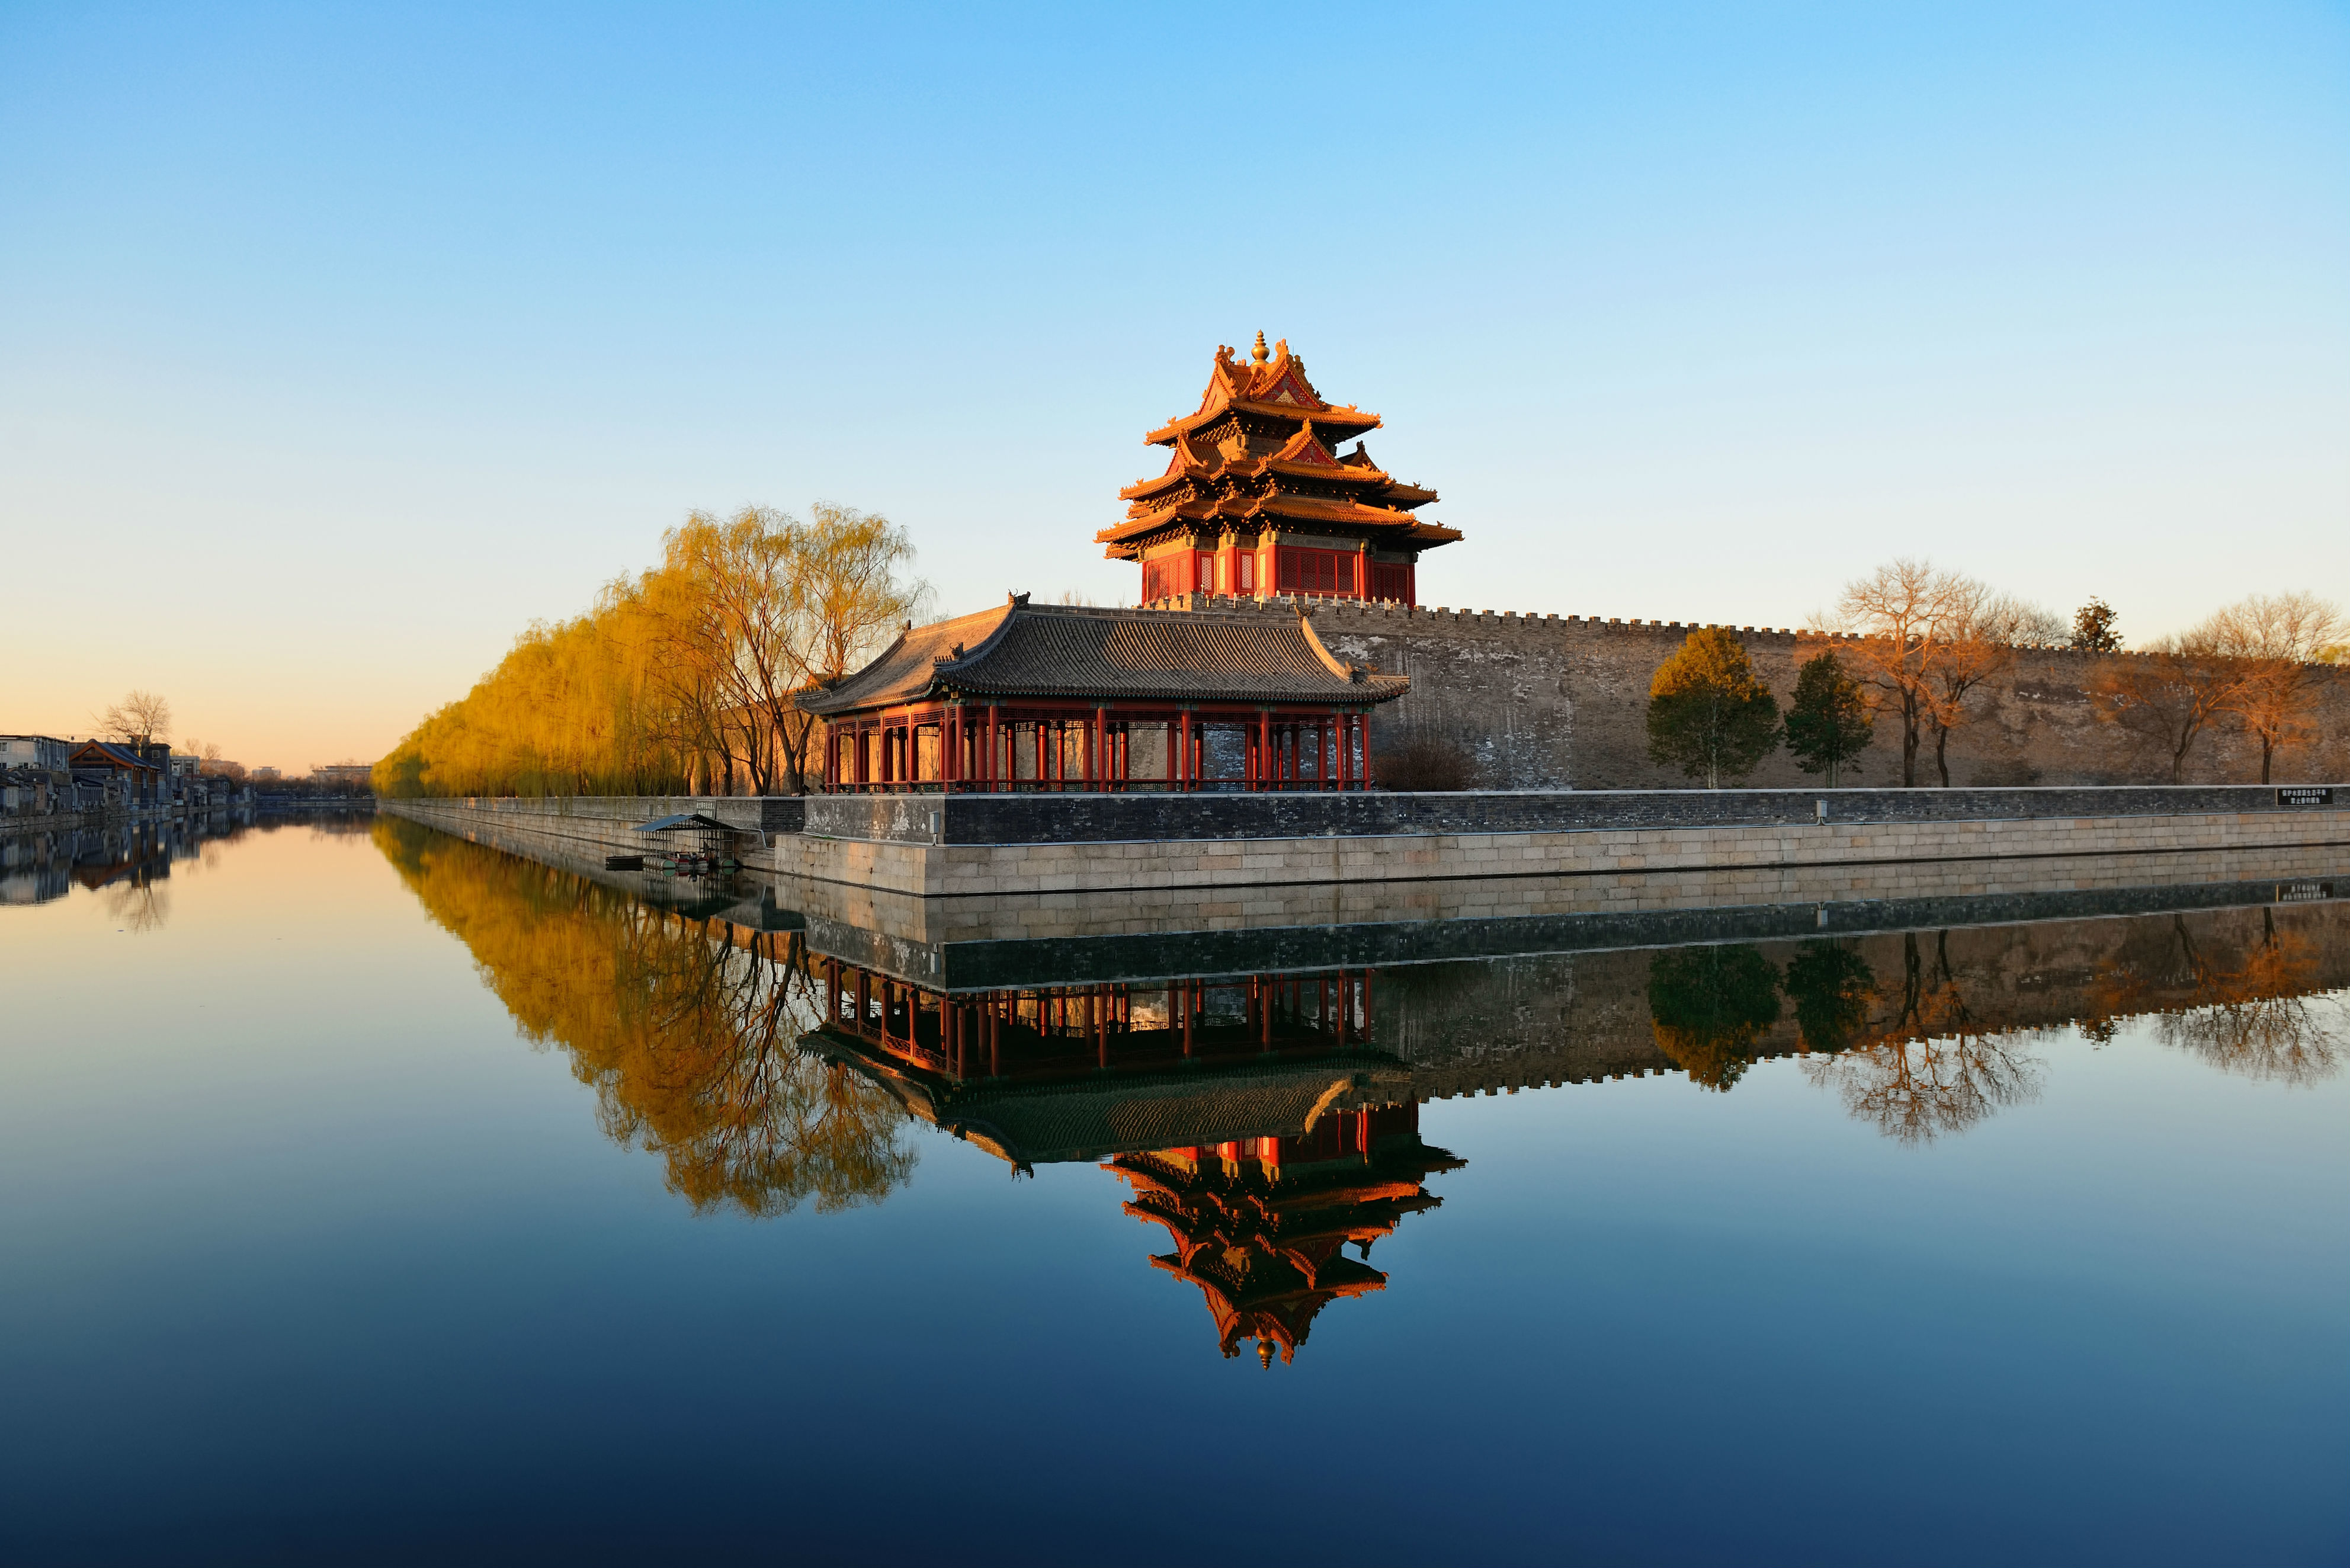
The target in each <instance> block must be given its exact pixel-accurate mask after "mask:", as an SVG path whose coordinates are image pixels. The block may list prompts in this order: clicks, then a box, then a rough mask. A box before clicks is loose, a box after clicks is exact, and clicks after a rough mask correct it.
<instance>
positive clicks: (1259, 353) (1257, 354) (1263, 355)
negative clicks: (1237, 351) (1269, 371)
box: [1249, 332, 1273, 365]
mask: <svg viewBox="0 0 2350 1568" xmlns="http://www.w3.org/2000/svg"><path fill="white" fill-rule="evenodd" d="M1249 358H1252V359H1253V360H1255V361H1256V362H1257V363H1258V364H1260V365H1262V364H1263V363H1264V362H1265V361H1266V360H1267V359H1270V358H1273V356H1272V355H1271V354H1269V353H1267V352H1265V347H1264V334H1263V333H1262V332H1260V333H1258V334H1257V335H1256V347H1255V348H1252V349H1250V350H1249Z"/></svg>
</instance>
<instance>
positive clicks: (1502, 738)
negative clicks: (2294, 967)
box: [1162, 596, 2350, 789]
mask: <svg viewBox="0 0 2350 1568" xmlns="http://www.w3.org/2000/svg"><path fill="white" fill-rule="evenodd" d="M1162 606H1163V607H1165V608H1166V609H1167V611H1168V613H1170V614H1181V613H1183V610H1184V609H1185V608H1187V607H1200V608H1209V607H1212V608H1214V609H1216V610H1218V611H1220V612H1222V613H1228V614H1229V613H1233V612H1242V613H1248V612H1253V613H1256V614H1260V615H1265V616H1269V617H1278V618H1287V617H1290V616H1293V615H1295V613H1296V611H1295V606H1294V602H1293V601H1289V600H1274V601H1272V602H1270V603H1267V604H1262V605H1260V604H1256V603H1254V602H1253V601H1249V600H1232V599H1223V598H1210V597H1205V596H1200V597H1193V598H1191V599H1170V600H1165V601H1162ZM1311 615H1312V618H1313V621H1314V628H1315V632H1316V634H1318V635H1319V636H1320V637H1321V638H1322V639H1323V640H1324V641H1325V642H1326V643H1328V644H1329V645H1330V647H1331V649H1332V650H1333V651H1334V652H1336V653H1338V654H1339V655H1340V656H1341V657H1345V658H1351V659H1357V660H1360V661H1362V662H1364V663H1367V664H1371V665H1374V666H1376V667H1378V669H1380V670H1392V671H1398V672H1400V673H1402V674H1405V675H1409V677H1411V682H1412V689H1411V691H1410V693H1409V695H1408V696H1406V697H1404V698H1402V699H1401V700H1400V701H1396V702H1394V703H1391V704H1389V705H1388V706H1387V707H1384V708H1382V709H1380V710H1379V711H1378V718H1377V719H1376V720H1375V721H1374V730H1375V734H1376V740H1375V744H1376V745H1377V746H1378V747H1380V748H1385V747H1388V746H1390V745H1394V744H1397V743H1399V742H1403V741H1406V740H1411V739H1418V738H1421V737H1430V738H1435V739H1440V740H1443V741H1448V742H1453V743H1455V744H1457V745H1459V746H1460V747H1461V748H1462V749H1463V750H1464V751H1465V752H1467V753H1469V755H1470V756H1471V757H1472V758H1473V759H1474V760H1475V763H1476V766H1477V770H1478V777H1477V780H1476V783H1477V784H1478V786H1479V787H1481V788H1485V789H1676V788H1686V787H1688V785H1689V783H1690V781H1689V780H1688V779H1686V778H1684V777H1683V776H1682V775H1681V774H1679V772H1678V771H1676V770H1673V769H1669V768H1665V767H1660V766H1659V765H1658V764H1656V763H1651V762H1649V761H1648V728H1647V711H1648V682H1649V680H1650V679H1651V678H1653V677H1654V676H1655V674H1656V671H1657V667H1658V666H1659V665H1660V664H1662V663H1663V662H1664V661H1665V660H1666V659H1668V658H1669V657H1670V656H1671V655H1672V652H1673V650H1674V649H1677V648H1679V646H1680V644H1681V639H1684V638H1686V637H1687V636H1688V635H1689V634H1690V632H1691V631H1693V630H1695V629H1696V628H1697V625H1698V623H1697V622H1694V621H1692V622H1689V623H1687V624H1683V623H1681V622H1679V621H1670V622H1659V621H1647V622H1642V621H1638V620H1632V621H1617V620H1602V619H1600V618H1596V617H1580V616H1555V615H1517V614H1513V613H1505V614H1498V615H1497V614H1495V613H1494V612H1492V611H1491V610H1455V609H1428V608H1418V609H1413V608H1405V607H1400V606H1395V605H1366V604H1360V603H1357V602H1354V601H1349V600H1315V601H1314V602H1313V604H1312V606H1311ZM1731 629H1733V630H1735V631H1736V632H1737V633H1738V636H1739V639H1740V640H1742V642H1744V643H1745V644H1746V648H1747V652H1748V654H1749V655H1750V656H1751V657H1752V659H1753V661H1754V665H1755V669H1756V670H1757V671H1758V672H1759V673H1760V674H1761V675H1762V677H1763V680H1765V681H1766V682H1768V683H1769V685H1770V687H1771V690H1772V691H1773V694H1775V695H1776V696H1777V697H1778V699H1779V701H1780V703H1781V705H1782V706H1784V705H1785V703H1786V702H1787V701H1788V700H1789V699H1790V698H1791V697H1792V695H1793V694H1794V689H1795V671H1796V670H1797V668H1798V667H1799V666H1800V665H1802V663H1803V662H1804V660H1806V659H1811V658H1813V657H1814V655H1816V654H1818V653H1819V652H1820V651H1821V650H1823V649H1827V648H1830V647H1832V646H1834V645H1835V640H1837V639H1831V638H1828V637H1825V636H1823V635H1821V634H1818V633H1814V632H1798V631H1793V630H1774V629H1772V628H1751V627H1750V628H1731ZM2106 657H2115V658H2122V659H2127V658H2129V657H2131V656H2130V655H2127V654H2122V655H2114V656H2099V655H2091V654H2080V653H2074V652H2073V651H2072V650H2070V649H2022V650H2019V653H2018V657H2017V661H2016V663H2015V665H2014V667H2013V668H2012V670H2009V671H2008V673H2007V674H2006V675H2005V676H2004V677H2002V679H2001V680H1998V681H1996V682H1994V683H1992V684H1991V686H1990V687H1988V688H1987V689H1986V691H1985V692H1984V695H1983V696H1982V697H1981V700H1980V701H1979V702H1978V708H1979V711H1980V716H1979V717H1978V718H1976V719H1975V720H1974V721H1973V722H1970V723H1968V724H1967V725H1965V726H1963V727H1962V728H1960V729H1959V730H1957V731H1954V732H1952V734H1951V737H1950V782H1951V783H1952V784H2148V783H2156V782H2159V781H2162V780H2165V779H2168V776H2169V766H2168V758H2157V757H2151V756H2147V755H2146V754H2144V753H2141V752H2139V751H2137V750H2136V749H2135V742H2133V741H2132V740H2131V738H2130V737H2129V736H2127V735H2126V734H2125V733H2123V732H2121V731H2118V730H2116V729H2115V728H2114V727H2113V726H2111V725H2108V724H2104V723H2100V722H2098V721H2097V719H2096V716H2095V713H2094V712H2093V711H2092V709H2091V706H2090V702H2089V696H2088V691H2089V686H2090V682H2091V681H2092V680H2093V679H2094V678H2095V673H2096V670H2097V667H2098V665H2099V664H2100V662H2101V661H2102V659H2104V658H2106ZM2327 685H2328V690H2327V691H2326V693H2325V695H2324V700H2323V702H2322V705H2321V708H2320V711H2319V712H2318V715H2317V722H2316V725H2315V729H2316V732H2317V739H2316V741H2315V742H2314V744H2311V745H2305V746H2300V747H2296V748H2294V749H2293V750H2291V751H2288V752H2286V753H2282V755H2281V756H2280V757H2279V759H2278V762H2277V769H2276V778H2277V780H2278V781H2279V782H2280V783H2286V784H2293V783H2302V782H2306V781H2323V780H2325V779H2334V778H2343V777H2345V776H2350V679H2345V678H2344V677H2342V676H2335V677H2333V678H2331V679H2329V680H2328V683H2327ZM1931 744H1932V742H1931V740H1930V737H1929V740H1928V742H1927V745H1928V748H1929V753H1930V747H1931ZM1919 767H1920V770H1921V771H1920V773H1919V774H1918V780H1919V783H1921V784H1931V783H1934V782H1936V778H1937V775H1936V774H1935V773H1934V771H1933V763H1932V759H1931V756H1930V754H1921V756H1920V757H1919ZM2259 777H2260V750H2259V747H2258V745H2257V744H2256V743H2251V742H2247V741H2246V740H2245V739H2244V738H2243V737H2242V736H2241V734H2239V733H2238V732H2235V731H2234V730H2233V729H2232V728H2230V726H2228V725H2225V724H2222V725H2220V726H2217V727H2215V728H2214V729H2213V730H2212V731H2211V732H2209V733H2207V734H2206V735H2204V736H2203V738H2202V739H2201V740H2199V742H2197V745H2196V750H2195V752H2194V753H2193V754H2192V755H2190V757H2189V760H2188V778H2189V782H2210V783H2214V784H2218V783H2248V782H2252V781H2256V780H2257V779H2258V778H2259ZM1747 782H1748V783H1749V784H1755V785H1763V786H1769V785H1781V786H1789V787H1796V788H1800V787H1804V785H1805V784H1815V783H1816V780H1815V779H1814V777H1813V775H1809V774H1804V772H1803V771H1802V770H1800V769H1799V768H1797V767H1796V766H1795V763H1794V758H1792V757H1790V756H1789V755H1788V754H1787V753H1785V752H1784V751H1781V752H1778V753H1774V754H1773V756H1772V757H1770V758H1769V759H1768V760H1766V761H1765V762H1764V763H1763V765H1762V767H1760V768H1759V769H1757V770H1756V771H1755V773H1754V774H1753V776H1752V778H1750V779H1749V780H1748V781H1747ZM1852 782H1854V783H1856V784H1899V783H1900V782H1901V734H1900V728H1899V725H1898V722H1893V721H1890V720H1887V719H1880V720H1879V721H1878V722H1877V737H1876V742H1875V744H1874V745H1873V746H1872V747H1871V749H1870V751H1869V753H1868V754H1867V755H1866V756H1865V757H1863V758H1862V759H1861V762H1860V771H1859V772H1858V774H1856V775H1854V776H1853V779H1852Z"/></svg>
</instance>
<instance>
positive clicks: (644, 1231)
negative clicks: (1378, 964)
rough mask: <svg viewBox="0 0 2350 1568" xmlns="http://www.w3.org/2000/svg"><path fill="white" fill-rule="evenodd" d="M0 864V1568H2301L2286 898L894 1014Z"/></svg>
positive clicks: (2311, 1387)
mask: <svg viewBox="0 0 2350 1568" xmlns="http://www.w3.org/2000/svg"><path fill="white" fill-rule="evenodd" d="M0 858H5V864H0V998H5V1006H0V1020H4V1021H5V1022H0V1249H4V1250H5V1258H6V1266H5V1270H0V1409H5V1411H6V1413H7V1419H6V1420H5V1423H0V1560H5V1561H6V1562H9V1563H47V1562H74V1563H103V1562H137V1563H162V1562H170V1563H211V1562H219V1563H278V1562H284V1563H418V1562H432V1563H472V1562H496V1563H513V1562H549V1563H600V1562H629V1563H639V1562H675V1561H686V1560H693V1559H697V1558H705V1557H707V1556H709V1555H711V1554H713V1553H717V1552H726V1553H729V1554H730V1555H734V1556H747V1557H748V1558H750V1559H753V1560H756V1561H763V1562H764V1561H771V1560H772V1561H779V1562H808V1563H830V1562H857V1563H868V1562H882V1561H890V1562H931V1561H950V1560H951V1561H959V1562H973V1563H994V1562H1005V1563H1015V1562H1016V1563H1103V1562H1139V1563H1201V1562H1221V1561H1226V1560H1269V1561H1305V1562H1315V1561H1320V1560H1323V1559H1325V1558H1330V1559H1336V1558H1345V1559H1347V1560H1349V1561H1362V1562H1370V1563H1423V1562H1426V1563H1469V1562H1475V1563H1556V1562H1565V1561H1591V1562H1606V1563H1733V1562H1734V1563H1853V1562H1869V1563H1982V1562H1986V1561H2033V1562H2062V1563H2130V1564H2156V1563H2216V1562H2228V1563H2344V1562H2345V1561H2350V1245H2345V1242H2350V1070H2345V1068H2350V991H2345V986H2350V902H2345V901H2343V900H2342V899H2341V898H2338V897H2337V895H2342V894H2350V880H2342V881H2338V882H2337V881H2334V880H2327V879H2313V880H2296V881H2294V882H2293V883H2291V884H2284V883H2276V884H2262V885H2259V886H2257V887H2252V886H2249V885H2248V886H2247V887H2246V888H2238V889H2235V890H2234V891H2233V892H2232V893H2231V894H2230V897H2229V898H2223V899H2221V900H2220V905H2221V906H2224V907H2210V908H2195V909H2178V910H2175V911H2157V912H2147V913H2137V914H2131V915H2126V916H2115V917H2112V918H2103V919H2071V920H2060V921H2044V922H2037V923H2033V924H2026V925H2016V926H2007V927H1984V926H1967V927H1960V928H1956V929H1883V930H1877V931H1873V932H1867V933H1863V934H1856V935H1845V934H1841V933H1840V934H1838V935H1836V936H1835V937H1833V938H1824V939H1821V940H1792V939H1791V940H1783V941H1773V942H1760V943H1725V944H1717V945H1712V946H1706V947H1695V948H1680V949H1671V948H1645V949H1643V948H1626V949H1623V950H1608V951H1587V952H1578V953H1574V954H1550V955H1545V954H1539V953H1536V954H1521V955H1517V956H1513V957H1511V958H1509V959H1506V960H1497V961H1490V962H1486V961H1453V962H1448V963H1444V964H1438V965H1427V966H1413V965H1409V964H1402V965H1390V966H1388V967H1384V968H1381V969H1378V971H1375V972H1371V973H1365V972H1363V971H1347V972H1343V973H1341V972H1339V971H1330V970H1315V969H1314V968H1312V967H1310V966H1307V967H1304V968H1300V969H1294V970H1291V971H1284V972H1283V973H1279V974H1272V975H1230V974H1225V975H1206V976H1199V975H1189V976H1187V975H1180V974H1169V975H1162V976H1156V977H1153V976H1148V975H1144V976H1128V977H1126V978H1124V979H1122V980H1115V981H1105V980H1103V978H1102V977H1101V976H1098V975H1092V974H1088V975H1085V976H1083V977H1081V978H1082V979H1083V980H1084V981H1085V983H1084V984H1083V985H1082V986H1076V985H1074V984H1073V985H1072V986H1065V987H1059V988H1055V987H1053V986H1049V985H1042V984H1039V985H1036V986H1034V987H1032V988H1031V989H1030V990H1028V991H1026V992H1010V991H1007V992H991V993H986V994H980V993H975V992H974V993H971V994H967V995H947V996H941V995H938V994H936V993H932V992H923V991H922V990H921V988H920V985H919V984H914V985H910V986H909V985H906V984H903V983H901V982H903V981H907V980H908V979H910V978H911V979H915V980H919V976H910V975H908V974H900V973H897V972H896V971H893V970H892V969H891V968H890V965H891V964H892V963H893V962H898V960H896V959H893V958H891V956H890V954H891V953H893V952H898V951H899V950H900V949H899V948H895V947H893V946H892V945H891V942H890V941H886V940H879V938H877V937H876V935H875V933H874V932H872V931H862V932H860V931H859V930H858V929H854V922H850V923H849V924H847V925H843V924H841V923H840V922H838V921H837V920H833V919H826V920H822V921H818V920H815V919H801V918H799V917H797V916H795V914H794V911H793V910H792V909H791V908H790V903H791V900H790V898H789V897H788V895H787V894H786V895H785V896H784V897H781V898H778V897H777V896H775V894H773V893H770V894H768V895H767V896H766V897H765V898H764V899H763V898H761V896H760V895H759V892H758V891H757V889H755V888H750V889H745V888H739V887H737V888H699V887H691V886H688V887H680V886H677V885H671V884H664V883H662V882H661V881H660V880H659V879H657V878H642V879H640V886H639V884H632V883H629V882H628V881H627V880H626V879H623V878H612V877H594V876H583V875H579V874H577V873H575V872H571V871H565V870H560V869H555V868H550V867H544V866H539V865H536V864H535V863H532V862H529V861H525V860H521V859H518V858H516V857H511V856H508V855H504V854H503V853H501V852H499V851H497V850H494V849H490V848H485V847H482V846H474V845H470V844H466V843H463V842H461V841H458V840H454V839H451V838H448V837H445V836H441V835H438V834H434V833H432V832H431V831H429V830H426V829H423V828H421V827H416V826H412V825H410V824H405V823H400V822H396V821H391V820H389V819H385V820H378V821H374V822H369V821H366V820H363V819H362V820H357V821H349V822H334V823H307V822H297V823H294V824H290V825H286V826H277V827H275V828H269V827H260V828H247V829H242V830H238V831H235V832H233V833H230V834H228V835H226V836H220V837H214V838H212V839H209V840H198V839H194V838H189V837H186V836H182V837H180V838H179V839H176V840H174V839H172V838H171V837H170V836H163V837H153V836H150V837H147V838H142V839H140V840H137V841H135V842H134V841H130V840H125V841H121V842H113V841H104V842H101V841H99V839H96V838H92V839H89V840H88V841H87V842H76V843H48V844H41V845H27V844H22V843H19V844H16V845H14V846H8V854H7V856H6V857H0ZM2343 870H2344V871H2345V873H2350V865H2345V867H2343ZM2186 901H2189V902H2192V901H2193V900H2191V899H2189V900H2186ZM2209 901H2210V900H2206V902H2209ZM743 909H753V910H754V911H758V910H763V909H764V911H765V913H764V916H761V917H758V918H744V917H742V916H741V914H740V911H742V910H743ZM729 910H732V911H734V914H733V915H731V916H730V914H729V913H728V911H729ZM1003 934H1004V936H1005V937H1006V938H1007V939H1010V938H1015V937H1016V936H1017V933H1016V932H1013V931H1007V932H1005V933H1003ZM847 949H854V950H847ZM1290 950H1296V949H1295V947H1293V948H1292V949H1290ZM1046 956H1047V957H1050V956H1051V955H1049V954H1048V955H1046ZM1040 961H1041V960H1040ZM859 966H862V967H859ZM900 967H903V965H902V964H901V965H900ZM1186 1023H1188V1025H1189V1030H1190V1033H1189V1034H1188V1036H1187V1034H1186V1033H1185V1027H1184V1026H1185V1024H1186ZM991 1049H992V1050H993V1051H994V1052H995V1053H996V1055H995V1057H994V1059H993V1060H990V1059H988V1057H987V1053H988V1052H989V1051H990V1050H991ZM1187 1049H1188V1052H1189V1054H1186V1051H1187ZM1105 1062H1107V1064H1108V1065H1107V1067H1105V1066H1104V1065H1103V1063H1105ZM1518 1085H1523V1086H1518ZM1543 1085H1551V1086H1543ZM1366 1242H1367V1243H1369V1245H1368V1247H1367V1251H1366V1247H1365V1243H1366ZM1154 1260H1157V1261H1156V1262H1154Z"/></svg>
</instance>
